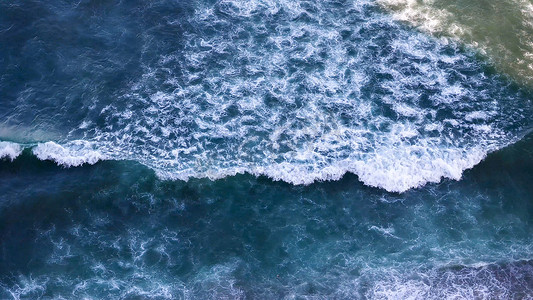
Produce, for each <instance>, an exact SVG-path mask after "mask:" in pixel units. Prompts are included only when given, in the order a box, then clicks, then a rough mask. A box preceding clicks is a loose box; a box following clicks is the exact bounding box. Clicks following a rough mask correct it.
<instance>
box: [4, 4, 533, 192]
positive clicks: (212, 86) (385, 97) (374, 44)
mask: <svg viewBox="0 0 533 300" xmlns="http://www.w3.org/2000/svg"><path fill="white" fill-rule="evenodd" d="M156 8H157V6H155V8H153V9H156ZM146 9H147V10H149V9H152V7H149V8H146ZM180 9H182V10H183V11H187V12H188V13H187V14H183V15H180V16H179V17H176V16H173V15H172V14H170V15H168V16H166V17H164V18H160V19H158V22H159V23H158V25H157V26H160V27H158V28H159V30H156V31H151V30H144V31H142V33H140V34H139V36H140V37H139V39H140V40H142V41H143V43H144V44H143V45H144V46H143V47H141V50H140V51H141V53H142V55H140V56H139V62H138V64H136V65H138V67H139V69H138V70H136V71H135V72H133V71H132V72H128V74H140V75H139V76H137V77H135V78H133V79H132V80H129V81H123V82H120V83H121V84H117V86H116V87H114V88H109V95H102V94H101V93H99V94H95V93H97V89H96V88H91V89H90V90H84V89H86V87H88V86H94V87H97V86H102V85H103V84H107V83H105V82H100V81H99V80H103V79H102V78H104V77H102V76H101V75H100V73H99V72H96V71H95V72H96V73H97V74H93V75H94V78H92V77H90V76H89V77H87V78H86V79H84V80H86V81H84V84H83V87H81V91H80V93H79V95H80V96H79V97H82V100H83V101H82V102H83V103H81V106H82V107H81V108H80V107H79V106H80V103H79V102H76V101H77V100H76V101H74V100H75V98H73V97H71V96H68V97H67V96H65V97H64V99H63V98H61V97H59V96H58V97H56V99H54V101H56V102H57V101H59V100H61V101H63V102H61V101H59V102H57V104H56V105H57V106H59V107H62V112H61V113H60V114H57V113H55V114H53V115H50V116H49V117H47V118H44V117H40V119H38V120H39V122H36V123H38V124H39V126H41V127H39V128H32V129H31V130H37V129H40V130H42V131H46V130H45V129H46V128H55V130H56V131H58V132H56V133H54V134H56V135H57V136H59V137H60V138H57V139H44V140H53V141H54V142H46V143H39V144H36V145H32V147H34V148H33V149H32V151H33V153H34V154H35V155H36V156H37V157H38V158H39V159H45V160H53V161H55V162H57V163H58V164H59V165H61V166H65V167H68V166H79V165H82V164H84V163H88V164H93V163H95V162H97V161H98V160H101V159H117V160H135V161H138V162H140V163H142V164H144V165H146V166H148V167H150V168H152V169H154V170H155V171H156V172H157V174H158V175H159V176H161V177H162V178H165V179H182V180H187V179H188V178H191V177H207V178H211V179H217V178H221V177H224V176H229V175H234V174H238V173H250V174H255V175H266V176H268V177H270V178H272V179H274V180H283V181H286V182H289V183H292V184H310V183H312V182H314V181H322V180H337V179H339V178H341V177H342V176H343V175H344V174H345V173H346V172H352V173H355V174H357V175H358V176H359V178H360V180H361V181H362V182H363V183H365V184H367V185H369V186H374V187H379V188H383V189H386V190H387V191H391V192H404V191H406V190H408V189H410V188H414V187H419V186H422V185H424V184H426V183H428V182H438V181H440V180H441V179H442V178H450V179H454V180H458V179H460V178H461V175H462V172H463V171H464V170H466V169H469V168H472V167H473V166H474V165H476V164H477V163H479V162H480V161H481V160H482V159H483V158H484V157H485V156H486V155H487V153H489V152H491V151H495V150H498V149H500V148H502V147H505V146H506V145H508V144H510V143H513V142H515V141H517V140H518V139H519V138H520V136H522V135H523V134H524V132H525V131H527V130H528V128H529V127H530V119H529V118H530V117H529V116H531V115H533V114H532V113H531V108H530V107H531V105H529V101H530V100H529V99H530V98H529V96H528V95H527V94H526V93H525V92H524V91H522V90H520V89H519V88H517V87H515V86H513V85H512V84H510V83H509V82H508V81H506V79H505V78H502V77H500V76H499V75H496V74H493V73H491V72H490V71H487V67H486V65H484V63H483V62H480V61H479V60H477V59H476V58H475V54H474V53H469V52H464V50H461V47H460V46H458V45H456V44H454V43H452V42H449V41H445V40H436V39H433V38H431V37H428V36H425V35H423V34H421V33H417V32H413V31H410V30H408V28H405V27H404V26H402V25H401V24H398V23H397V22H395V21H394V19H393V18H391V17H389V16H388V15H385V14H383V13H382V12H381V11H380V10H379V9H377V5H376V4H374V3H373V2H372V1H360V0H357V1H321V2H316V1H304V0H301V1H285V0H278V1H241V0H231V1H230V0H220V1H215V2H213V3H211V2H205V3H204V2H194V3H192V4H190V5H188V6H187V7H185V8H180ZM146 13H147V14H148V13H149V11H147V12H146ZM130 19H132V18H130ZM132 20H133V19H132ZM108 25H109V24H108ZM117 31H124V30H122V29H120V28H119V29H117ZM169 32H170V33H172V34H169ZM169 41H171V42H169ZM109 43H111V41H109ZM79 51H80V52H82V53H83V51H86V50H85V49H84V48H81V49H79ZM104 54H106V53H104ZM77 57H80V58H79V59H85V60H87V61H92V59H93V54H91V53H88V54H87V55H86V57H84V56H83V55H81V56H76V59H77ZM72 59H75V58H72ZM77 64H81V61H80V62H76V61H74V62H71V63H69V64H68V66H76V65H77ZM83 64H84V65H86V64H87V63H86V62H85V61H84V62H83ZM63 65H65V64H61V65H58V66H57V68H61V67H62V66H63ZM101 67H102V68H104V69H103V70H104V71H105V70H106V69H105V67H106V66H105V65H102V66H101ZM112 67H113V66H112ZM107 71H108V72H118V71H116V70H115V69H113V68H111V69H110V70H107ZM107 71H106V72H107ZM70 72H72V70H70ZM89 74H92V73H89ZM91 76H92V75H91ZM46 80H47V79H46V77H44V79H40V80H39V82H38V83H37V82H36V83H35V84H39V85H43V83H42V82H45V83H46ZM54 80H57V79H54ZM91 80H92V81H91ZM29 85H30V86H31V85H32V83H29ZM48 86H54V88H55V89H59V90H54V91H50V94H55V95H69V94H70V93H71V89H72V87H71V86H69V83H68V82H66V83H65V84H63V85H61V84H59V85H58V84H55V85H53V84H50V85H48ZM62 86H65V90H63V89H62ZM42 88H46V87H45V86H42ZM75 88H76V89H77V88H80V87H79V86H76V87H75ZM38 90H39V89H37V88H34V89H32V88H28V89H26V90H25V91H24V93H23V94H21V96H20V97H19V98H18V100H17V102H16V103H15V102H14V103H13V104H12V105H14V107H15V108H13V109H14V112H13V113H11V112H10V111H9V110H6V112H5V113H4V114H3V115H7V116H11V118H10V119H9V122H11V123H16V118H17V117H20V118H23V117H26V118H30V117H31V118H36V117H32V116H31V115H28V116H25V115H24V113H21V112H20V111H24V110H23V109H22V108H23V107H32V106H33V107H41V106H42V105H41V102H35V103H34V101H39V100H38V99H39V97H37V96H38V95H39V94H38ZM84 91H85V92H84ZM86 94H87V95H89V96H90V97H89V96H87V97H88V98H87V99H85V98H83V97H84V96H83V95H86ZM58 99H59V100H58ZM62 99H63V100H62ZM73 99H74V100H73ZM56 102H54V103H56ZM45 108H46V107H45ZM45 108H42V109H43V113H42V114H41V115H40V116H45V115H46V113H47V112H48V110H50V108H46V109H48V110H46V111H45ZM17 109H18V110H17ZM15 112H17V113H15ZM80 112H83V113H80ZM27 113H28V114H33V113H34V112H33V111H31V110H28V111H27ZM51 116H53V117H51ZM11 123H9V124H7V123H6V124H3V125H4V126H8V125H9V126H14V125H13V124H11ZM20 123H22V121H20ZM71 124H75V125H74V126H72V125H71ZM43 128H44V129H43ZM5 149H8V148H5ZM13 149H14V148H13ZM5 151H8V150H5ZM10 151H11V150H10ZM2 153H4V152H2ZM5 153H8V154H2V155H3V156H5V157H8V158H10V159H13V158H14V157H16V156H17V155H18V154H20V151H11V152H5Z"/></svg>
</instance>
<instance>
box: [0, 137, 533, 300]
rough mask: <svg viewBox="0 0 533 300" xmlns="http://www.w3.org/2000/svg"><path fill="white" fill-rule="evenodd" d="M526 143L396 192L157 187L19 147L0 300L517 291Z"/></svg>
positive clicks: (114, 165)
mask: <svg viewBox="0 0 533 300" xmlns="http://www.w3.org/2000/svg"><path fill="white" fill-rule="evenodd" d="M532 144H533V139H532V137H527V138H526V139H524V140H523V141H521V142H519V143H517V144H516V145H513V146H511V147H508V148H506V149H504V150H501V151H499V152H497V153H493V154H491V155H489V157H488V158H487V159H486V160H485V161H483V162H482V163H481V164H479V165H478V166H476V167H475V168H474V169H472V170H470V171H467V172H466V173H465V174H464V178H463V179H462V180H461V181H459V182H457V181H451V180H446V181H444V182H442V183H440V184H430V185H427V186H425V187H423V188H420V189H416V190H411V191H408V192H406V193H403V194H401V195H400V194H391V193H388V192H385V191H383V190H380V189H376V188H369V187H365V186H364V185H362V184H361V183H360V182H359V181H358V178H357V176H355V175H352V174H348V175H346V176H344V177H343V178H342V179H341V180H339V181H335V182H324V183H315V184H312V185H309V186H293V185H290V184H287V183H283V182H273V181H272V180H270V179H268V178H265V177H259V178H255V177H253V176H250V175H240V176H235V177H228V178H225V179H220V180H217V181H210V180H208V179H197V180H191V181H189V182H182V181H161V180H160V179H158V178H157V177H156V176H155V174H154V172H153V171H152V170H150V169H148V168H146V167H143V166H141V165H139V164H138V163H134V162H128V161H104V162H100V163H97V164H95V165H93V166H85V167H81V168H73V169H63V168H61V167H58V166H57V165H55V164H53V163H51V162H47V161H39V160H37V159H36V158H35V157H33V156H31V155H28V153H26V154H23V155H22V156H20V157H19V158H17V159H16V160H15V161H13V162H6V161H4V162H2V164H1V167H0V170H1V173H0V178H1V180H0V182H1V185H0V188H1V189H2V191H4V192H3V193H2V196H1V197H0V203H2V206H1V212H0V220H2V221H1V223H0V224H1V226H0V238H1V240H2V247H1V256H0V257H1V258H2V259H1V261H0V270H2V272H1V273H0V280H1V282H2V285H1V288H2V294H0V295H2V297H3V298H6V297H7V298H9V297H10V296H11V295H17V297H22V298H24V297H26V298H38V297H43V298H47V297H52V298H53V297H60V296H61V297H63V298H72V297H73V298H83V297H93V298H109V297H111V298H126V299H132V298H139V297H140V298H154V299H158V298H161V299H162V298H239V297H246V298H283V297H293V296H297V297H318V298H321V297H328V298H330V297H334V298H387V297H393V298H394V297H400V298H403V297H409V296H417V295H418V296H420V297H431V298H441V297H453V296H459V297H464V298H470V297H481V298H485V297H487V298H491V297H492V298H502V299H503V298H527V297H529V296H531V293H532V292H533V281H532V279H533V263H532V262H531V260H528V259H529V258H530V253H531V250H532V249H531V247H532V243H531V242H532V241H531V237H532V236H533V235H532V234H533V226H532V224H531V221H532V217H531V216H532V215H533V202H532V201H531V199H532V196H533V186H532V185H531V184H529V183H530V182H531V180H533V178H532V177H533V174H532V173H531V172H530V170H531V168H532V167H533V154H532V153H531V151H530V150H529V149H531V146H532ZM524 259H526V260H524Z"/></svg>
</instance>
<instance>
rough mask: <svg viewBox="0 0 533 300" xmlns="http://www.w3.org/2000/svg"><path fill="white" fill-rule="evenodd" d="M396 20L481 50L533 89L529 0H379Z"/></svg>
mask: <svg viewBox="0 0 533 300" xmlns="http://www.w3.org/2000/svg"><path fill="white" fill-rule="evenodd" d="M377 2H378V3H379V4H380V5H382V7H384V8H385V9H387V10H389V11H391V12H392V13H393V16H394V17H395V18H396V19H397V20H401V21H404V22H407V23H409V24H411V25H414V26H415V27H416V28H418V29H420V30H422V31H425V32H428V33H431V34H435V35H437V36H440V37H447V38H452V39H454V40H457V41H460V42H462V43H466V44H467V45H469V46H471V47H474V48H476V49H478V50H479V51H480V52H481V53H482V54H483V55H485V56H486V57H488V58H489V59H490V60H491V62H492V63H494V65H495V66H496V68H498V70H500V71H501V72H504V73H506V74H508V75H510V76H512V77H513V78H514V79H515V80H517V81H518V82H521V83H522V84H526V85H528V86H529V87H532V86H533V3H532V2H531V1H529V0H503V1H482V0H454V1H451V0H421V1H418V0H377Z"/></svg>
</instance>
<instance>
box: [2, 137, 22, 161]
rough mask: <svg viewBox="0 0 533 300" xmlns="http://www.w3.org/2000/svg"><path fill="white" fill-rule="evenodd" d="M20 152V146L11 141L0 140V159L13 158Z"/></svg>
mask: <svg viewBox="0 0 533 300" xmlns="http://www.w3.org/2000/svg"><path fill="white" fill-rule="evenodd" d="M21 153H22V146H21V145H19V144H16V143H11V142H1V141H0V159H3V158H7V159H10V160H14V159H15V158H17V157H18V156H19V155H20V154H21Z"/></svg>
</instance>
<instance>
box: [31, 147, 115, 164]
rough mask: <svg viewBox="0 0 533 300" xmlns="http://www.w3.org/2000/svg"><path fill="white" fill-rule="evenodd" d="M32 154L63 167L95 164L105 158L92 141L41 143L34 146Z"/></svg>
mask: <svg viewBox="0 0 533 300" xmlns="http://www.w3.org/2000/svg"><path fill="white" fill-rule="evenodd" d="M32 151H33V154H34V155H35V156H37V158H39V159H41V160H52V161H54V162H56V163H57V164H58V165H60V166H63V167H77V166H81V165H83V164H90V165H92V164H95V163H96V162H98V161H99V160H103V159H105V158H106V156H105V155H103V154H102V153H100V152H99V151H98V150H96V149H95V145H94V144H93V143H90V142H87V141H80V140H78V141H72V142H69V143H67V144H65V145H59V144H56V143H55V142H46V143H41V144H38V145H37V146H35V147H34V148H33V149H32Z"/></svg>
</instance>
